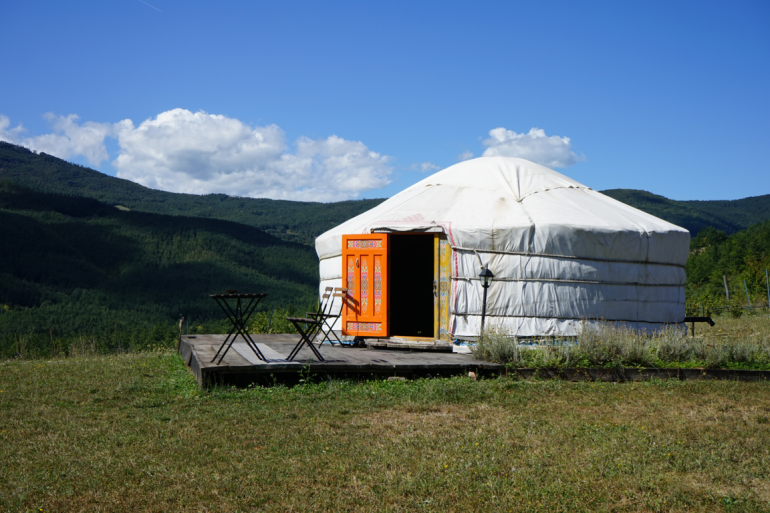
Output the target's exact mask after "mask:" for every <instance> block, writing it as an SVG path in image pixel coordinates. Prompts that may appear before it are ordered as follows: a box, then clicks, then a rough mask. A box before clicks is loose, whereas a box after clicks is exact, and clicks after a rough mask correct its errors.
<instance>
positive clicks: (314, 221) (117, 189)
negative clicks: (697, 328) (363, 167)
mask: <svg viewBox="0 0 770 513" xmlns="http://www.w3.org/2000/svg"><path fill="white" fill-rule="evenodd" d="M0 179H6V180H10V181H13V182H15V183H18V184H21V185H24V186H26V187H28V188H30V189H33V190H36V191H40V192H48V193H55V194H64V195H75V196H83V197H87V198H93V199H96V200H99V201H101V202H103V203H106V204H108V205H111V206H116V207H119V208H125V209H130V210H138V211H142V212H151V213H156V214H166V215H175V216H176V215H182V216H189V217H203V218H210V219H224V220H228V221H235V222H237V223H241V224H245V225H248V226H253V227H255V228H260V229H262V230H265V231H266V232H268V233H270V234H272V235H275V236H276V237H279V238H281V239H283V240H287V241H294V242H301V243H304V244H312V243H313V239H314V238H315V237H317V236H318V235H320V234H322V233H323V232H325V231H326V230H328V229H330V228H333V227H334V226H336V225H338V224H340V223H342V222H343V221H346V220H348V219H350V218H352V217H355V216H357V215H358V214H361V213H362V212H365V211H367V210H369V209H371V208H374V207H375V206H377V205H379V204H380V203H381V202H383V201H384V199H369V200H359V201H341V202H338V203H311V202H299V201H280V200H270V199H253V198H237V197H230V196H227V195H225V194H207V195H200V196H199V195H195V194H179V193H172V192H163V191H157V190H153V189H148V188H147V187H143V186H141V185H139V184H136V183H134V182H131V181H129V180H123V179H121V178H115V177H112V176H109V175H105V174H103V173H100V172H98V171H94V170H92V169H88V168H86V167H83V166H79V165H77V164H71V163H69V162H66V161H64V160H61V159H59V158H56V157H52V156H50V155H46V154H44V153H41V154H37V153H33V152H31V151H29V150H28V149H26V148H23V147H21V146H16V145H13V144H9V143H5V142H0ZM600 192H602V193H603V194H606V195H608V196H610V197H612V198H615V199H616V200H618V201H622V202H623V203H626V204H628V205H631V206H632V207H635V208H638V209H640V210H643V211H644V212H647V213H649V214H652V215H654V216H657V217H660V218H661V219H665V220H666V221H669V222H671V223H674V224H676V225H678V226H681V227H683V228H686V229H687V230H689V231H690V233H691V234H692V235H693V236H695V235H696V234H697V233H698V232H699V231H700V230H702V229H703V228H705V227H707V226H712V227H714V228H716V229H718V230H722V231H724V232H725V233H728V234H730V233H735V232H737V231H739V230H742V229H745V228H747V227H749V226H751V225H753V224H755V223H758V222H760V221H764V220H766V219H770V194H768V195H764V196H756V197H751V198H745V199H740V200H719V201H677V200H671V199H668V198H665V197H663V196H658V195H656V194H652V193H650V192H646V191H638V190H633V189H611V190H606V191H600Z"/></svg>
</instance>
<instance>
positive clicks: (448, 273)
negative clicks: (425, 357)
mask: <svg viewBox="0 0 770 513" xmlns="http://www.w3.org/2000/svg"><path fill="white" fill-rule="evenodd" d="M437 245H438V273H437V274H438V330H437V331H438V336H437V337H436V338H438V339H442V340H451V339H452V333H451V331H450V330H449V301H450V300H451V297H452V294H451V285H452V280H451V277H452V247H451V246H450V245H449V241H448V240H447V238H446V235H444V234H443V233H442V234H439V237H438V244H437Z"/></svg>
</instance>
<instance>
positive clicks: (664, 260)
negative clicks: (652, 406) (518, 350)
mask: <svg viewBox="0 0 770 513" xmlns="http://www.w3.org/2000/svg"><path fill="white" fill-rule="evenodd" d="M689 242H690V234H689V232H688V231H687V230H685V229H684V228H680V227H678V226H675V225H673V224H671V223H668V222H666V221H663V220H662V219H658V218H657V217H654V216H651V215H649V214H646V213H644V212H642V211H640V210H637V209H635V208H633V207H630V206H628V205H626V204H624V203H621V202H619V201H616V200H614V199H612V198H609V197H607V196H605V195H603V194H601V193H599V192H596V191H594V190H591V189H590V188H589V187H586V186H585V185H582V184H580V183H578V182H576V181H575V180H572V179H571V178H568V177H566V176H564V175H562V174H560V173H557V172H556V171H553V170H551V169H548V168H547V167H544V166H541V165H539V164H535V163H533V162H530V161H528V160H524V159H519V158H510V157H482V158H477V159H472V160H467V161H464V162H460V163H459V164H455V165H453V166H451V167H448V168H446V169H444V170H443V171H439V172H437V173H435V174H434V175H432V176H429V177H428V178H426V179H424V180H422V181H421V182H419V183H417V184H415V185H413V186H411V187H409V188H408V189H406V190H404V191H402V192H400V193H398V194H396V195H395V196H393V197H392V198H390V199H388V200H387V201H385V202H383V203H381V204H380V205H379V206H377V207H375V208H373V209H371V210H369V211H367V212H364V213H363V214H361V215H359V216H357V217H354V218H353V219H350V220H349V221H347V222H345V223H342V224H340V225H339V226H337V227H335V228H333V229H331V230H329V231H328V232H326V233H324V234H322V235H320V236H319V237H318V238H317V239H316V251H317V252H318V257H319V259H320V275H321V282H320V290H321V291H324V290H325V289H326V287H344V288H347V297H346V299H347V300H346V301H345V304H344V306H343V307H342V312H341V316H340V318H339V319H338V321H337V324H336V325H335V329H340V330H341V331H342V334H343V335H348V336H354V337H355V336H358V337H366V338H367V339H369V338H382V339H399V340H403V339H415V340H425V341H436V342H438V341H446V342H451V341H453V340H456V339H464V338H466V339H472V338H473V337H476V336H478V334H479V331H480V329H481V318H482V313H484V314H485V325H486V326H487V327H489V326H491V325H494V326H495V327H497V328H498V329H502V330H504V331H505V332H507V333H509V334H511V335H516V336H519V337H526V336H544V335H551V336H554V335H555V336H572V335H576V334H578V333H579V332H580V330H581V329H583V327H584V326H585V325H586V323H591V322H597V321H609V322H614V323H620V324H625V325H627V326H629V327H631V328H635V329H643V330H647V331H649V330H655V329H658V328H660V327H662V326H665V325H669V324H671V323H681V322H683V321H684V317H685V293H684V284H685V269H684V267H685V263H686V261H687V255H688V251H689ZM485 268H487V269H489V271H491V273H492V274H493V275H494V278H493V279H492V280H491V282H489V286H488V288H487V289H486V290H487V298H486V302H484V288H483V287H482V281H481V280H480V278H479V274H480V272H481V271H482V270H483V269H485Z"/></svg>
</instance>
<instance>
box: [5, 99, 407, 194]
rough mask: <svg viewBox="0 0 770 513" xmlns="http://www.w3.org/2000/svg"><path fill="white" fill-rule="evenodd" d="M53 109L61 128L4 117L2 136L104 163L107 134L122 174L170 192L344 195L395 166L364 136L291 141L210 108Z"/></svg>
mask: <svg viewBox="0 0 770 513" xmlns="http://www.w3.org/2000/svg"><path fill="white" fill-rule="evenodd" d="M46 116H47V117H46V119H48V120H49V122H50V123H51V125H52V127H53V132H54V133H51V134H46V135H41V136H37V137H27V138H24V137H23V132H24V131H25V130H24V128H23V127H22V126H21V125H19V126H17V127H15V128H10V121H9V120H8V118H7V117H4V116H0V139H3V140H6V141H8V142H12V143H15V144H21V145H23V146H26V147H28V148H30V149H33V150H36V151H44V152H46V153H50V154H51V155H55V156H57V157H60V158H64V159H67V158H70V157H72V156H74V155H83V156H85V157H86V158H87V159H88V161H89V163H91V164H92V165H94V166H97V165H99V164H100V163H101V162H103V161H105V160H107V159H108V154H107V150H106V148H105V146H104V140H105V138H106V137H114V138H116V139H117V141H118V146H119V153H118V156H117V158H116V159H115V160H113V161H112V165H113V167H114V168H115V169H116V170H117V175H118V176H119V177H120V178H126V179H128V180H132V181H134V182H137V183H140V184H142V185H145V186H147V187H151V188H154V189H161V190H165V191H172V192H186V193H192V194H206V193H225V194H228V195H231V196H250V197H264V198H275V199H290V200H304V201H339V200H344V199H351V198H355V197H357V196H358V195H359V194H360V193H361V192H362V191H367V190H371V189H378V188H380V187H384V186H385V185H387V184H388V183H390V176H391V172H392V168H391V166H390V161H391V158H390V157H388V156H387V155H381V154H379V153H376V152H374V151H371V150H370V149H369V148H368V147H367V146H366V145H365V144H364V143H362V142H359V141H349V140H346V139H342V138H341V137H337V136H335V135H332V136H330V137H327V138H323V139H310V138H307V137H300V138H299V139H298V140H297V141H295V143H294V144H293V145H291V146H290V145H289V144H288V143H287V141H286V135H285V133H284V132H283V130H282V129H281V128H280V127H278V126H276V125H268V126H261V127H251V126H249V125H246V124H244V123H243V122H241V121H239V120H237V119H234V118H229V117H227V116H222V115H216V114H208V113H206V112H195V113H193V112H190V111H189V110H185V109H173V110H170V111H166V112H163V113H161V114H159V115H157V116H156V117H154V118H151V119H147V120H145V121H143V122H142V123H140V124H139V125H138V126H135V125H134V122H133V121H132V120H130V119H126V120H123V121H120V122H118V123H114V124H108V123H93V122H86V123H83V124H78V123H77V119H78V117H77V116H75V115H69V116H66V117H65V116H54V115H52V114H48V115H46Z"/></svg>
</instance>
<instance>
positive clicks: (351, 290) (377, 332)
mask: <svg viewBox="0 0 770 513" xmlns="http://www.w3.org/2000/svg"><path fill="white" fill-rule="evenodd" d="M342 276H343V279H342V282H343V284H344V286H345V287H347V289H348V296H347V301H346V302H345V307H344V308H343V309H342V334H343V335H349V336H358V337H387V336H388V234H386V233H373V234H365V235H343V236H342Z"/></svg>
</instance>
